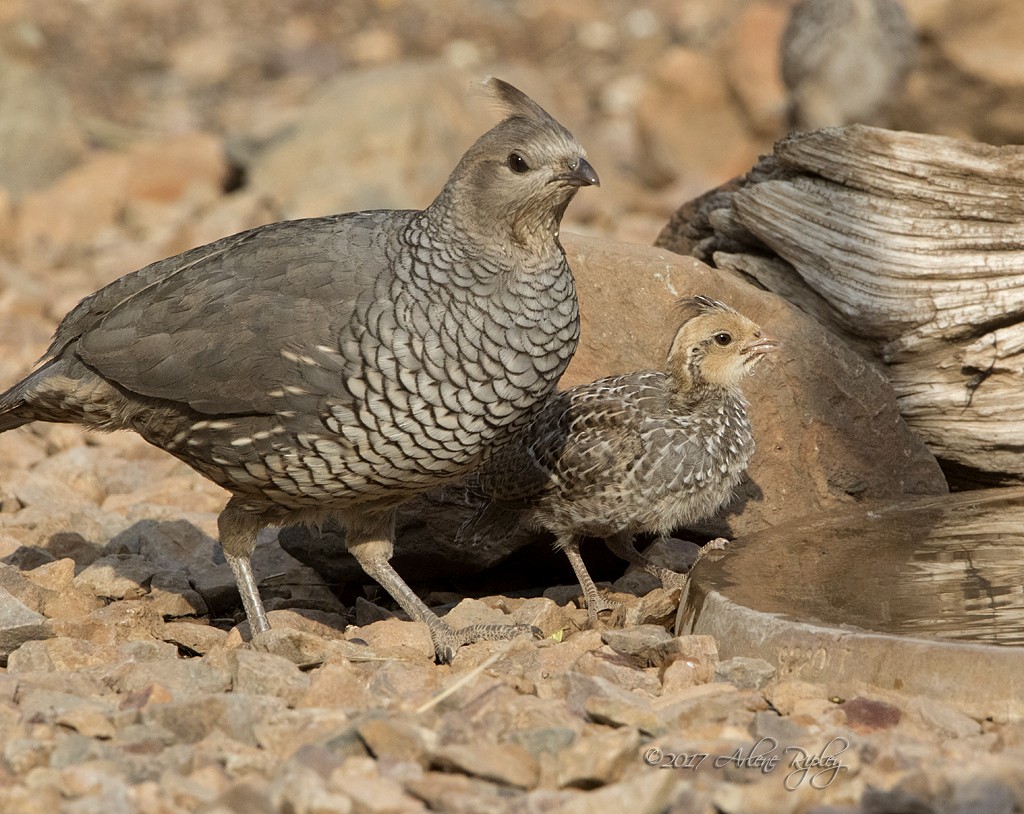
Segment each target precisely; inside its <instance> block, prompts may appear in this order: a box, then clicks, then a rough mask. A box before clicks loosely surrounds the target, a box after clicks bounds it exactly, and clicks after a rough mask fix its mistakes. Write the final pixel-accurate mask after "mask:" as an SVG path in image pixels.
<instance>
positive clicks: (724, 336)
mask: <svg viewBox="0 0 1024 814" xmlns="http://www.w3.org/2000/svg"><path fill="white" fill-rule="evenodd" d="M712 339H714V340H715V344H716V345H718V346H719V347H722V348H724V347H725V346H726V345H728V344H729V343H730V342H732V336H731V335H730V334H728V333H726V332H725V331H719V332H718V333H716V334H715V335H714V336H713V337H712Z"/></svg>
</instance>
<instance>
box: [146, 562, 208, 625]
mask: <svg viewBox="0 0 1024 814" xmlns="http://www.w3.org/2000/svg"><path fill="white" fill-rule="evenodd" d="M149 599H150V602H151V603H152V605H153V610H155V611H156V612H157V613H159V614H160V615H161V616H163V617H164V618H165V619H167V618H176V617H180V616H202V615H203V614H205V613H207V612H208V610H209V608H208V606H207V604H206V600H204V599H203V597H202V596H201V595H200V594H199V593H198V592H197V591H195V590H193V588H192V584H191V583H190V582H189V581H188V579H187V578H186V577H185V575H184V574H183V573H181V571H157V572H156V573H155V574H153V579H152V581H151V582H150V592H149Z"/></svg>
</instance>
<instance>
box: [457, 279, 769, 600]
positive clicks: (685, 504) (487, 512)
mask: <svg viewBox="0 0 1024 814" xmlns="http://www.w3.org/2000/svg"><path fill="white" fill-rule="evenodd" d="M680 305H681V307H682V308H683V310H684V316H685V319H684V322H683V324H682V326H681V327H680V328H679V330H678V331H677V333H676V335H675V338H674V340H673V342H672V346H671V348H670V350H669V353H668V361H667V363H666V367H665V370H664V371H653V370H645V371H639V372H636V373H627V374H625V375H623V376H611V377H609V378H605V379H600V380H598V381H596V382H592V383H590V384H584V385H579V386H578V387H574V388H572V389H570V390H566V391H564V392H561V393H558V394H556V395H554V396H552V398H551V400H550V401H549V402H548V403H547V406H546V407H545V408H544V410H543V411H542V412H540V413H539V414H538V416H537V417H536V418H535V419H534V420H533V421H532V422H531V423H530V424H529V425H528V426H527V427H526V428H525V429H524V430H523V431H522V432H520V433H519V434H518V435H517V437H516V438H515V440H514V441H513V442H512V443H510V444H507V445H505V446H504V447H502V448H501V449H500V450H498V451H497V452H496V453H495V454H494V456H493V457H492V458H491V459H490V460H489V461H488V462H487V463H486V464H485V465H484V466H483V467H482V468H481V469H480V470H478V471H477V472H474V473H473V474H472V475H470V477H469V478H468V479H467V488H468V490H469V492H470V493H471V494H475V495H477V496H479V497H482V498H483V499H484V502H483V503H482V504H481V505H480V507H479V508H478V509H477V510H476V512H475V513H474V514H473V515H471V516H470V517H469V518H468V519H467V520H466V522H465V523H464V524H463V525H462V527H461V528H460V529H459V532H458V534H459V537H460V539H462V540H464V541H465V542H466V544H467V545H469V544H471V543H472V541H473V540H476V539H487V538H489V536H490V535H494V534H503V533H506V530H507V529H508V528H509V526H510V524H513V523H527V524H528V525H529V526H532V527H534V528H539V529H546V530H548V531H550V532H552V533H553V534H554V535H555V538H556V542H555V544H556V546H557V547H559V548H561V549H562V550H563V551H564V552H565V554H566V556H567V557H568V558H569V562H570V564H571V565H572V567H573V570H574V571H575V573H576V577H577V579H578V580H579V583H580V587H581V588H582V589H583V596H584V599H585V601H586V604H587V611H588V614H589V615H590V617H591V618H592V619H593V618H595V617H597V615H598V614H599V613H600V612H601V611H604V610H610V609H611V608H612V607H613V606H614V603H611V602H609V601H608V599H607V598H605V597H602V596H601V595H600V593H599V592H598V590H597V587H596V586H595V585H594V581H593V580H592V579H591V577H590V574H589V573H588V571H587V568H586V566H585V564H584V562H583V558H582V557H581V556H580V542H581V540H582V539H583V538H584V537H586V536H593V537H601V538H603V539H604V540H605V542H606V543H607V545H608V546H609V548H610V549H611V550H612V551H613V552H615V553H616V554H617V555H619V556H621V557H623V558H624V559H626V560H629V561H630V562H633V563H636V564H637V565H639V566H640V567H641V568H644V569H645V570H647V571H649V572H650V573H652V574H654V575H655V576H657V577H659V578H660V579H662V581H663V582H666V583H668V584H669V585H670V586H680V585H681V584H682V577H681V575H679V574H677V573H675V572H673V571H670V570H668V569H666V568H661V567H659V566H657V565H655V564H654V563H653V562H651V561H650V560H649V559H648V558H647V557H645V556H643V555H642V554H640V553H639V552H637V550H636V548H635V547H634V545H633V538H634V537H635V535H637V534H639V533H642V532H653V533H657V534H665V533H667V532H669V531H670V530H671V529H673V528H676V527H678V526H685V525H687V524H690V523H694V522H696V521H699V520H703V519H706V518H708V517H710V516H711V515H713V514H714V513H715V512H717V511H718V510H719V509H720V508H721V507H722V506H723V505H724V504H725V503H726V502H727V501H728V500H729V498H730V496H731V495H732V492H733V489H734V488H735V486H736V485H737V484H738V483H739V481H740V479H741V478H742V475H743V472H744V470H745V469H746V467H747V463H748V462H749V460H750V456H751V454H752V453H753V451H754V439H753V436H752V434H751V430H750V420H749V418H748V416H747V404H746V401H745V400H744V398H743V395H742V393H741V391H740V383H741V381H742V380H743V378H744V377H745V376H746V375H747V374H748V373H750V372H751V371H752V370H753V369H754V368H755V367H756V366H757V364H758V362H759V361H760V360H761V359H762V358H764V356H765V354H767V353H769V352H770V351H772V350H774V349H775V348H776V343H775V341H774V340H773V339H771V338H770V337H769V336H768V335H767V334H765V332H764V331H763V330H762V329H761V328H760V327H758V326H757V325H756V324H754V323H753V322H752V321H751V320H749V319H747V318H746V317H745V316H743V315H741V314H739V313H737V312H736V311H734V310H733V309H732V308H730V307H729V306H727V305H725V304H724V303H721V302H718V301H717V300H713V299H710V298H708V297H703V296H699V297H693V298H691V299H687V300H684V301H682V302H681V304H680Z"/></svg>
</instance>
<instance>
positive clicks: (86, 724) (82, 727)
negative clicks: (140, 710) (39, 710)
mask: <svg viewBox="0 0 1024 814" xmlns="http://www.w3.org/2000/svg"><path fill="white" fill-rule="evenodd" d="M55 723H57V724H59V725H60V726H66V727H68V729H73V730H75V732H77V733H78V734H79V735H84V736H85V737H87V738H100V739H109V738H112V737H114V735H115V734H116V732H117V729H116V727H115V726H114V724H113V722H112V721H111V719H110V716H109V715H108V714H107V713H106V712H105V711H104V710H103V709H101V708H100V707H98V706H94V705H92V704H83V705H81V706H78V707H73V708H72V709H69V710H67V711H66V712H64V713H62V714H60V715H58V716H57V718H56V720H55Z"/></svg>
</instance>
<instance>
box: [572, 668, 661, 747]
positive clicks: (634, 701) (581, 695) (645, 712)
mask: <svg viewBox="0 0 1024 814" xmlns="http://www.w3.org/2000/svg"><path fill="white" fill-rule="evenodd" d="M566 704H567V705H568V706H569V709H570V710H571V711H573V712H575V713H576V714H578V715H580V716H581V717H585V718H588V719H590V720H592V721H595V722H597V723H603V724H609V725H611V726H625V727H634V728H637V729H642V730H643V731H645V732H647V733H650V734H653V733H655V732H660V731H661V728H662V725H661V721H660V719H659V717H658V715H657V714H656V713H655V712H654V710H653V708H652V707H651V702H650V699H648V698H645V697H644V696H642V695H639V694H637V693H631V692H627V691H626V690H624V689H622V688H620V687H619V686H617V685H616V684H613V683H612V682H611V681H608V680H606V679H604V678H599V677H597V676H584V675H580V674H579V673H570V674H569V692H568V694H567V697H566Z"/></svg>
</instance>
